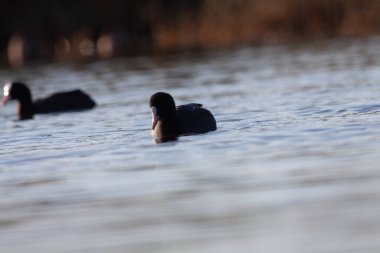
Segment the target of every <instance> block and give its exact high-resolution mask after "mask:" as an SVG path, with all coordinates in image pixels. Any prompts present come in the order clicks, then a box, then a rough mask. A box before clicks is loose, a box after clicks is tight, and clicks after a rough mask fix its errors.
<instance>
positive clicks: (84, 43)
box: [0, 0, 380, 68]
mask: <svg viewBox="0 0 380 253" xmlns="http://www.w3.org/2000/svg"><path fill="white" fill-rule="evenodd" d="M379 6H380V1H379V0H308V1H304V0H184V1H173V0H143V1H141V0H140V1H137V0H136V1H122V0H114V1H112V2H109V1H105V0H96V1H88V0H81V1H44V0H38V1H33V2H24V1H23V2H21V1H20V0H15V1H2V2H1V3H0V20H1V22H0V59H1V60H0V66H1V67H3V68H4V67H20V66H23V65H25V64H28V63H30V62H33V61H36V60H38V61H41V60H42V61H58V62H89V61H94V60H97V59H104V58H112V57H127V56H136V55H151V54H167V53H173V52H182V51H187V50H200V51H202V50H209V49H215V48H230V47H236V46H241V45H244V46H247V45H266V44H280V43H298V42H301V41H302V42H309V41H311V42H313V41H319V40H323V39H329V38H338V37H339V38H362V37H368V36H372V35H378V34H379V30H380V15H379V14H380V13H379V12H380V8H378V7H379ZM21 7H22V8H21Z"/></svg>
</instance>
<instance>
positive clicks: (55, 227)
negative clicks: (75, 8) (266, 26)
mask: <svg viewBox="0 0 380 253" xmlns="http://www.w3.org/2000/svg"><path fill="white" fill-rule="evenodd" d="M0 77H1V82H2V83H5V82H6V81H10V80H15V79H17V80H23V81H25V82H27V83H28V84H29V85H30V87H31V88H32V93H33V96H34V97H35V98H38V97H44V96H47V95H49V94H51V93H53V92H56V91H61V90H70V89H74V88H77V87H80V88H81V89H83V90H85V91H86V92H88V93H89V94H91V95H92V96H93V98H94V99H95V100H96V101H97V103H98V107H97V108H96V109H94V110H90V111H82V112H78V113H63V114H48V115H37V116H36V117H35V119H34V120H28V121H17V117H16V113H15V112H16V103H10V104H8V105H7V106H6V107H3V108H0V129H1V130H0V132H1V138H0V251H1V252H2V253H3V252H4V253H16V252H17V253H18V252H38V253H45V252H46V253H61V252H62V253H63V252H78V253H79V252H115V253H118V252H120V253H121V252H138V253H140V252H155V253H157V252H158V253H160V252H162V253H171V252H173V253H179V252H180V253H187V252H189V253H190V252H191V253H214V252H215V253H224V252H265V253H272V252H273V253H274V252H292V253H294V252H296V253H297V252H300V253H301V252H302V253H309V252H334V253H340V252H342V253H348V252H379V251H380V240H379V235H380V219H379V218H380V164H379V157H380V38H370V39H364V40H352V41H339V40H337V41H330V42H323V43H320V44H318V45H300V46H296V45H292V46H268V47H259V48H241V49H234V50H228V51H223V50H221V51H212V52H208V53H204V54H181V55H173V56H170V57H166V58H164V59H163V58H159V57H140V58H133V59H113V60H108V61H101V62H95V63H91V64H87V65H66V64H35V65H32V66H27V67H23V68H20V69H16V70H6V69H5V70H0ZM156 91H166V92H169V93H171V94H172V95H173V96H174V98H175V100H176V103H177V104H182V103H188V102H197V103H202V104H203V105H204V106H205V107H207V108H208V109H210V110H211V111H212V112H213V113H214V115H215V118H216V120H217V123H218V130H217V131H215V132H211V133H208V134H204V135H194V136H185V137H181V138H179V139H178V141H176V142H169V143H164V144H155V143H154V142H153V139H152V137H151V133H150V132H151V130H150V129H151V114H150V109H149V104H148V101H149V97H150V95H151V94H152V93H154V92H156Z"/></svg>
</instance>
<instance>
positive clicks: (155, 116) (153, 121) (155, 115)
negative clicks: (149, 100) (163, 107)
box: [150, 106, 160, 130]
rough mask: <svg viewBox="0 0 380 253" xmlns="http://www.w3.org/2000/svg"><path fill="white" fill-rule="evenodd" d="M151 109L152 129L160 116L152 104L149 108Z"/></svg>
mask: <svg viewBox="0 0 380 253" xmlns="http://www.w3.org/2000/svg"><path fill="white" fill-rule="evenodd" d="M150 109H151V111H152V130H154V128H155V127H156V125H157V123H158V121H159V120H160V117H159V116H158V115H157V108H156V107H154V106H152V107H151V108H150Z"/></svg>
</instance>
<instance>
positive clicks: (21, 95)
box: [2, 82, 96, 120]
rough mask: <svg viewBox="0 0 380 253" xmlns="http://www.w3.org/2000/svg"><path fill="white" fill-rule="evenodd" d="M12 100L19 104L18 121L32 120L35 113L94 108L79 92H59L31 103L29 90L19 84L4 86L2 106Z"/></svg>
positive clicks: (94, 104) (84, 94)
mask: <svg viewBox="0 0 380 253" xmlns="http://www.w3.org/2000/svg"><path fill="white" fill-rule="evenodd" d="M12 99H14V100H17V101H18V103H19V107H18V116H19V119H20V120H24V119H32V118H33V115H34V114H36V113H52V112H63V111H75V110H84V109H91V108H93V107H95V106H96V103H95V102H94V101H93V100H92V99H91V97H90V96H88V95H87V94H86V93H84V92H83V91H81V90H73V91H66V92H59V93H55V94H53V95H51V96H49V97H47V98H44V99H39V100H36V101H34V102H33V101H32V95H31V92H30V90H29V88H28V87H27V86H26V85H25V84H23V83H20V82H11V83H7V84H5V85H4V97H3V99H2V104H3V105H4V104H6V103H7V101H8V100H12Z"/></svg>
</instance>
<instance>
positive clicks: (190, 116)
mask: <svg viewBox="0 0 380 253" xmlns="http://www.w3.org/2000/svg"><path fill="white" fill-rule="evenodd" d="M150 108H151V111H152V135H153V136H154V137H155V138H156V140H158V141H167V140H174V139H176V138H177V137H178V136H179V135H185V134H201V133H207V132H210V131H214V130H216V121H215V118H214V116H213V115H212V113H211V112H210V111H209V110H207V109H205V108H203V107H202V105H201V104H195V103H191V104H186V105H180V106H177V107H176V106H175V102H174V99H173V97H172V96H171V95H170V94H168V93H165V92H157V93H155V94H153V95H152V96H151V97H150Z"/></svg>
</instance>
